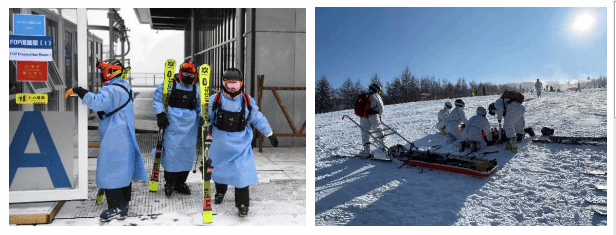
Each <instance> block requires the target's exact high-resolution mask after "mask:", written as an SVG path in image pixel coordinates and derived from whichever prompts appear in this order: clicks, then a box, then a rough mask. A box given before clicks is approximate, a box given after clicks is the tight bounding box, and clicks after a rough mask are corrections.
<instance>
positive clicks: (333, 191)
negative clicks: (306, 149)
mask: <svg viewBox="0 0 616 235" xmlns="http://www.w3.org/2000/svg"><path fill="white" fill-rule="evenodd" d="M524 95H525V98H526V99H525V101H524V103H523V105H524V106H525V108H526V113H525V115H524V117H525V120H526V126H527V127H532V128H533V129H534V131H535V133H536V134H537V137H535V138H538V137H539V136H540V135H541V128H542V127H550V128H553V129H554V130H555V133H554V135H557V136H588V137H599V136H607V90H606V89H599V88H597V89H587V90H583V91H582V92H573V91H565V92H543V93H542V96H541V97H539V98H537V96H536V94H530V93H525V94H524ZM499 97H500V96H498V95H491V96H476V97H464V98H462V99H463V100H464V102H465V103H466V107H465V108H464V111H465V112H466V116H467V118H470V117H472V116H473V115H475V110H476V109H477V107H479V106H483V107H485V108H487V107H488V105H489V104H490V103H492V102H494V101H496V99H498V98H499ZM454 100H455V99H450V100H431V101H425V102H411V103H403V104H395V105H387V106H385V112H384V114H383V117H382V121H383V122H384V123H385V124H387V125H389V126H390V127H392V128H394V129H395V130H397V131H398V132H399V133H400V134H401V135H402V136H403V137H404V138H406V139H407V140H409V141H411V142H414V143H415V145H416V146H417V147H419V148H420V149H428V148H430V147H431V146H434V145H442V146H443V148H441V151H443V150H448V151H456V150H455V149H457V147H456V146H453V144H452V145H446V144H445V137H444V136H441V135H438V134H436V133H437V131H436V129H435V128H434V125H435V124H436V122H437V121H436V119H437V113H438V111H439V110H440V109H442V107H443V106H444V103H445V101H451V102H452V103H453V101H454ZM343 115H348V116H349V117H351V118H353V119H354V120H355V121H359V119H358V117H357V116H355V115H354V113H353V110H343V111H337V112H331V113H325V114H317V115H316V116H315V124H316V127H315V216H316V218H315V224H316V225H399V226H405V225H424V226H433V225H583V226H587V225H607V217H606V216H605V215H601V214H600V213H597V212H595V211H597V210H600V211H605V210H606V208H607V205H605V204H607V193H606V191H602V190H597V189H596V188H595V186H596V185H606V184H607V178H606V177H605V176H602V175H596V174H587V173H586V172H588V171H600V172H605V171H607V145H606V144H599V145H597V146H593V145H564V144H538V143H532V141H531V139H530V138H529V137H528V135H526V138H525V139H524V140H523V141H522V142H521V143H520V144H519V151H518V153H517V154H514V153H512V152H510V151H506V150H504V149H503V148H504V145H500V146H490V147H488V148H486V149H485V150H483V151H486V152H487V151H497V150H498V151H499V152H498V153H494V154H487V155H485V157H486V158H488V159H497V161H498V164H499V166H498V167H499V169H498V171H497V172H496V173H495V174H494V175H492V176H490V177H487V178H479V177H474V176H468V175H462V174H456V173H452V172H447V171H440V170H433V169H428V168H422V167H413V166H408V165H404V166H401V167H399V166H400V164H399V163H397V162H381V161H372V160H364V159H354V158H339V157H334V155H346V156H353V155H355V154H357V153H359V152H360V151H361V148H362V143H361V137H360V129H359V127H357V126H356V125H355V124H353V122H351V121H350V120H347V119H346V118H345V120H343V119H342V116H343ZM487 117H488V120H490V122H491V123H492V127H497V126H498V123H497V121H496V119H495V117H493V116H490V115H488V116H487ZM385 142H386V144H387V145H388V146H392V145H394V144H405V143H406V142H405V141H404V140H402V139H401V138H399V137H395V136H388V137H387V138H386V141H385Z"/></svg>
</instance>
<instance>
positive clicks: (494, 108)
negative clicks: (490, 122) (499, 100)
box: [488, 103, 496, 116]
mask: <svg viewBox="0 0 616 235" xmlns="http://www.w3.org/2000/svg"><path fill="white" fill-rule="evenodd" d="M488 112H489V113H490V115H492V116H494V115H495V114H496V107H495V106H494V103H491V104H490V106H488Z"/></svg>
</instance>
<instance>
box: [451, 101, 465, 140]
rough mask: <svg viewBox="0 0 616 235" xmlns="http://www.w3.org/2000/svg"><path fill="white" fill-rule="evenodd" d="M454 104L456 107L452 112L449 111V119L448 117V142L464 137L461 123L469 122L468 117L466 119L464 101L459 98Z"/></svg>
mask: <svg viewBox="0 0 616 235" xmlns="http://www.w3.org/2000/svg"><path fill="white" fill-rule="evenodd" d="M454 104H455V105H456V108H454V109H453V110H452V111H451V113H449V119H447V128H446V129H447V133H448V135H447V143H449V144H451V143H453V142H455V141H456V140H460V139H462V131H461V130H460V127H459V125H460V123H462V126H464V125H466V123H468V119H466V114H465V113H464V110H463V109H464V101H463V100H461V99H457V100H456V101H455V102H454Z"/></svg>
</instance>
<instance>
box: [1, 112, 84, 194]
mask: <svg viewBox="0 0 616 235" xmlns="http://www.w3.org/2000/svg"><path fill="white" fill-rule="evenodd" d="M20 114H22V115H21V118H19V116H20ZM9 119H11V120H10V122H11V124H12V125H11V126H15V124H16V122H17V121H18V122H19V124H18V125H16V126H17V128H16V129H15V130H14V131H13V129H14V127H13V128H11V134H12V139H11V143H10V147H9V189H10V190H13V189H22V190H23V189H29V190H37V189H44V188H70V187H71V178H72V175H73V172H72V165H73V162H72V160H73V158H72V154H71V152H72V150H73V149H72V146H71V143H72V139H73V121H72V120H73V115H72V114H71V113H62V112H46V114H45V118H44V117H43V114H42V113H41V112H39V111H26V112H10V117H9ZM46 121H47V122H49V125H48V124H47V123H46ZM63 122H64V123H63ZM50 128H51V129H50ZM63 129H64V130H63ZM13 133H14V134H13ZM58 143H60V144H58ZM67 143H68V144H67ZM33 145H34V146H33ZM67 155H68V156H67ZM43 169H46V171H45V170H43ZM18 172H21V174H18ZM20 176H21V177H20ZM50 179H51V183H52V186H51V185H44V183H43V186H41V182H49V180H50ZM32 185H34V186H32Z"/></svg>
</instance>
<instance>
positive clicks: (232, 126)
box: [212, 92, 252, 132]
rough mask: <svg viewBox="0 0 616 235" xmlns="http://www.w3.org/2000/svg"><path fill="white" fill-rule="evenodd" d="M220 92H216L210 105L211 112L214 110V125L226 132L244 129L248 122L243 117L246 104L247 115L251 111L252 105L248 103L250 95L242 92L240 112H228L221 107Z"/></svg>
mask: <svg viewBox="0 0 616 235" xmlns="http://www.w3.org/2000/svg"><path fill="white" fill-rule="evenodd" d="M220 93H221V92H218V93H216V97H215V98H214V107H212V112H214V118H215V120H216V121H215V123H214V126H215V127H216V128H218V129H219V130H222V131H228V132H239V131H244V130H245V129H246V125H247V124H248V120H246V118H245V117H244V114H245V111H244V110H245V109H246V105H248V117H249V118H250V115H251V113H252V105H251V104H250V97H249V96H248V95H247V94H245V93H242V108H241V111H240V112H229V111H226V110H224V109H222V103H221V94H220Z"/></svg>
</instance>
